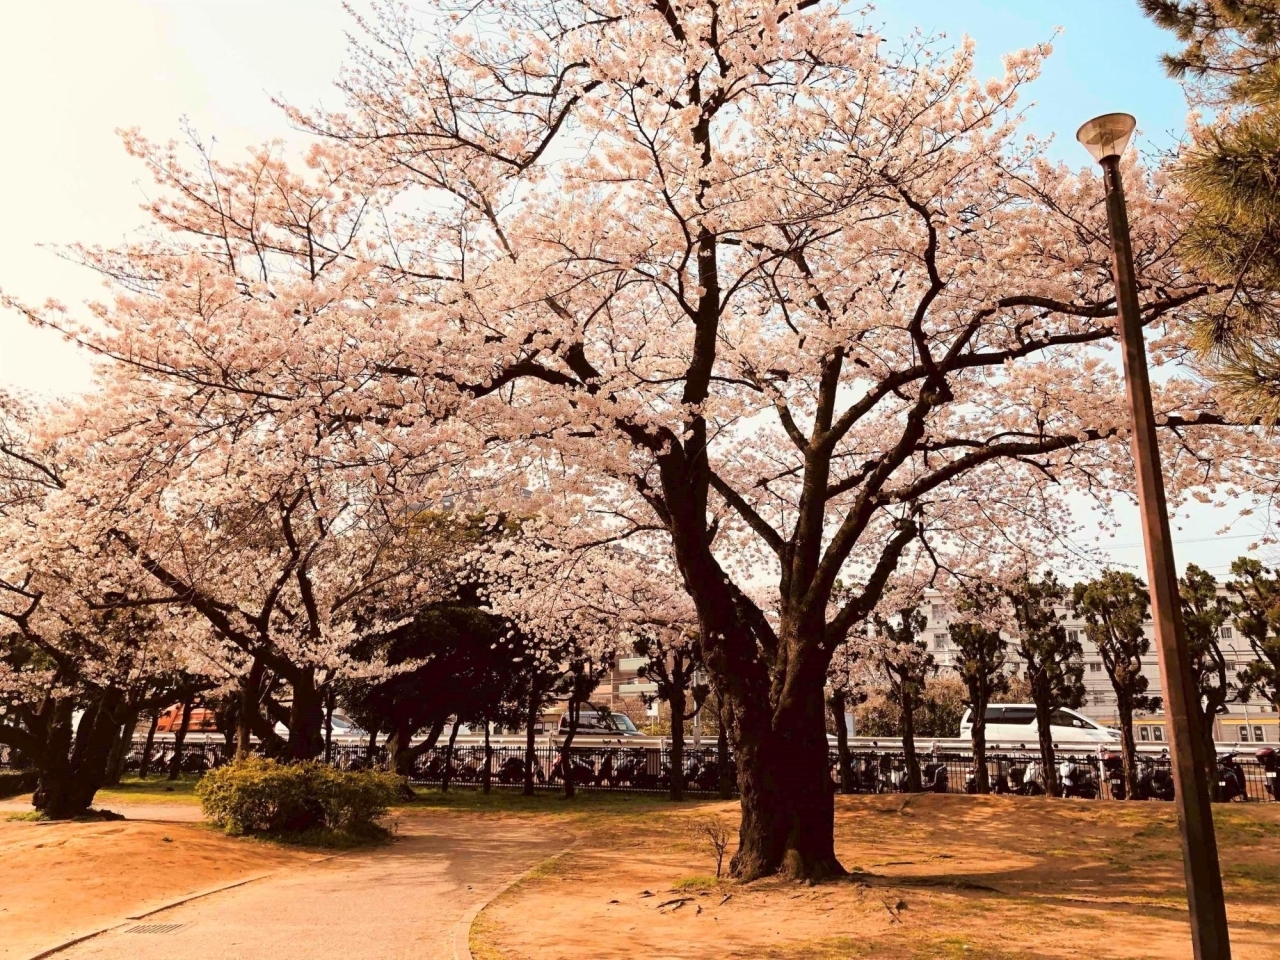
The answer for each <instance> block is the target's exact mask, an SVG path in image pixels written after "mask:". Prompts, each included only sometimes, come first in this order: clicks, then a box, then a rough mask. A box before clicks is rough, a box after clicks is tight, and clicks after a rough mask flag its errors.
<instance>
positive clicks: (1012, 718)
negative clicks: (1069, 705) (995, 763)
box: [960, 703, 1120, 747]
mask: <svg viewBox="0 0 1280 960" xmlns="http://www.w3.org/2000/svg"><path fill="white" fill-rule="evenodd" d="M1050 722H1051V726H1050V729H1051V731H1052V732H1053V742H1054V743H1055V744H1059V743H1115V742H1116V741H1117V740H1119V739H1120V731H1119V730H1112V729H1110V728H1109V727H1104V726H1101V725H1099V724H1097V723H1094V722H1093V721H1092V720H1090V719H1089V718H1088V717H1086V716H1084V715H1083V714H1079V713H1076V711H1074V710H1067V709H1065V708H1062V707H1060V708H1058V709H1057V710H1055V711H1053V718H1052V720H1051V721H1050ZM960 738H961V739H962V740H972V739H973V717H972V714H971V711H969V710H966V711H965V712H964V716H962V717H961V718H960ZM1039 741H1040V728H1039V725H1038V724H1037V723H1036V708H1035V704H1032V703H992V704H989V705H988V706H987V742H988V743H997V742H998V743H1018V744H1026V745H1027V746H1028V747H1031V746H1034V745H1035V744H1037V743H1039Z"/></svg>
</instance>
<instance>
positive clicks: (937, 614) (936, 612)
mask: <svg viewBox="0 0 1280 960" xmlns="http://www.w3.org/2000/svg"><path fill="white" fill-rule="evenodd" d="M929 619H930V620H932V621H933V622H934V623H941V622H942V619H943V609H942V604H940V603H935V604H933V606H931V607H930V608H929Z"/></svg>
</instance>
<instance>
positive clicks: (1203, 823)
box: [1076, 113, 1231, 960]
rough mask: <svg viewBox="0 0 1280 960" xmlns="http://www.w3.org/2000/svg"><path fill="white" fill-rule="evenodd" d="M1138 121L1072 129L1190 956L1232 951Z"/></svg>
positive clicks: (1218, 956) (1123, 117)
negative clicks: (1166, 442)
mask: <svg viewBox="0 0 1280 960" xmlns="http://www.w3.org/2000/svg"><path fill="white" fill-rule="evenodd" d="M1135 125H1136V121H1135V120H1134V119H1133V117H1131V116H1129V115H1128V114H1126V113H1111V114H1107V115H1106V116H1102V117H1097V118H1095V119H1093V120H1090V121H1089V122H1088V123H1086V124H1085V125H1084V126H1082V127H1081V128H1080V130H1079V132H1078V133H1077V134H1076V139H1078V140H1079V141H1080V142H1081V143H1082V144H1084V146H1085V147H1086V148H1087V149H1088V151H1089V152H1090V153H1091V154H1092V155H1093V157H1094V159H1095V160H1097V161H1098V162H1099V163H1100V164H1102V171H1103V177H1104V180H1105V183H1106V191H1107V221H1108V223H1109V225H1110V228H1111V250H1112V261H1111V269H1112V274H1113V275H1114V277H1115V283H1116V305H1117V311H1118V314H1119V317H1118V319H1119V327H1120V346H1121V349H1122V351H1123V354H1124V376H1125V386H1126V388H1127V392H1128V394H1129V411H1130V416H1131V420H1132V426H1133V461H1134V464H1135V465H1136V467H1137V480H1138V511H1139V513H1140V514H1141V516H1142V540H1143V543H1144V545H1145V547H1146V555H1147V576H1148V580H1149V582H1150V584H1151V615H1152V619H1153V620H1154V621H1155V634H1156V647H1157V650H1158V652H1159V656H1160V675H1161V677H1162V678H1163V679H1164V697H1165V705H1166V711H1167V713H1168V715H1169V720H1170V724H1169V740H1170V754H1171V756H1172V758H1173V782H1174V787H1175V789H1176V800H1177V804H1178V826H1179V828H1180V832H1181V834H1182V861H1183V867H1184V869H1185V871H1186V877H1187V903H1188V906H1189V907H1190V911H1191V942H1192V948H1193V950H1194V952H1195V957H1196V960H1229V958H1230V957H1231V941H1230V939H1229V937H1228V934H1227V910H1226V904H1225V903H1224V901H1223V897H1222V874H1221V872H1220V870H1219V867H1218V844H1217V840H1216V839H1215V837H1214V832H1213V810H1212V807H1211V805H1210V802H1209V785H1208V784H1207V783H1206V782H1205V770H1206V769H1207V761H1208V756H1207V752H1206V749H1205V743H1204V738H1203V737H1202V736H1201V730H1200V727H1201V723H1200V711H1199V710H1198V706H1199V698H1200V692H1199V690H1198V688H1197V686H1196V683H1195V679H1194V677H1193V676H1192V674H1191V660H1190V657H1189V655H1188V653H1187V637H1186V630H1185V629H1184V627H1183V624H1182V608H1181V605H1180V603H1179V599H1178V578H1177V571H1176V568H1175V567H1174V564H1173V541H1172V539H1171V537H1170V533H1169V513H1168V506H1167V504H1166V502H1165V493H1164V477H1163V476H1162V474H1161V472H1160V448H1159V446H1158V445H1157V442H1156V419H1155V413H1154V411H1153V410H1152V406H1151V382H1150V380H1149V379H1148V378H1147V350H1146V344H1145V343H1144V342H1143V339H1142V318H1141V316H1140V315H1139V311H1138V285H1137V280H1136V279H1135V277H1134V271H1133V249H1132V247H1131V245H1130V239H1129V217H1128V214H1127V212H1126V210H1125V202H1124V183H1123V181H1122V180H1121V177H1120V156H1121V154H1123V153H1124V149H1125V147H1126V146H1127V145H1128V143H1129V137H1130V136H1131V135H1132V134H1133V130H1134V127H1135Z"/></svg>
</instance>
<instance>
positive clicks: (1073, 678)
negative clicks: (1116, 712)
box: [1006, 573, 1085, 796]
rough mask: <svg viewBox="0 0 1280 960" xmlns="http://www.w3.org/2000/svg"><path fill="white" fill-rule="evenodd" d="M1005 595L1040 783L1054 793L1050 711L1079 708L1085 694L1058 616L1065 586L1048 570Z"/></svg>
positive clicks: (1077, 654)
mask: <svg viewBox="0 0 1280 960" xmlns="http://www.w3.org/2000/svg"><path fill="white" fill-rule="evenodd" d="M1006 595H1007V596H1008V598H1009V604H1010V606H1011V607H1012V608H1013V616H1014V620H1015V621H1016V622H1017V624H1018V636H1019V641H1018V643H1019V649H1018V652H1019V654H1020V655H1021V656H1022V659H1023V661H1024V662H1025V663H1026V665H1027V683H1028V685H1029V686H1030V688H1031V700H1032V702H1033V703H1035V705H1036V725H1037V727H1038V729H1039V738H1040V761H1041V766H1042V767H1043V768H1044V787H1045V791H1046V792H1048V793H1049V794H1050V795H1051V796H1052V795H1054V794H1055V793H1056V792H1057V785H1058V784H1057V780H1058V771H1057V767H1056V764H1055V759H1054V751H1053V730H1052V724H1053V714H1054V712H1055V711H1056V710H1058V709H1059V708H1061V707H1072V708H1073V707H1079V706H1081V705H1082V704H1083V703H1084V698H1085V690H1084V665H1083V664H1082V663H1081V655H1082V650H1081V646H1080V641H1079V640H1073V639H1071V636H1070V634H1068V633H1067V630H1066V628H1065V627H1064V626H1063V625H1062V618H1061V617H1059V616H1058V612H1057V607H1058V606H1060V605H1062V604H1064V603H1066V599H1067V588H1066V587H1065V586H1063V585H1062V584H1061V583H1060V582H1059V581H1058V579H1057V578H1056V577H1055V576H1054V575H1053V574H1052V573H1050V574H1047V575H1046V576H1045V577H1044V579H1042V580H1035V579H1032V578H1031V577H1026V578H1023V579H1020V580H1018V581H1016V582H1015V583H1014V584H1013V585H1012V587H1010V588H1009V589H1008V590H1007V591H1006Z"/></svg>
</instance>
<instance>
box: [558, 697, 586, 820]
mask: <svg viewBox="0 0 1280 960" xmlns="http://www.w3.org/2000/svg"><path fill="white" fill-rule="evenodd" d="M581 716H582V704H581V703H579V702H578V701H577V700H574V699H573V698H570V699H569V730H568V732H567V733H566V734H565V737H564V742H563V743H562V744H560V776H561V777H562V778H563V779H564V798H565V799H566V800H572V799H573V797H574V785H573V753H572V751H573V738H574V737H575V736H576V735H577V733H578V720H579V718H581Z"/></svg>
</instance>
